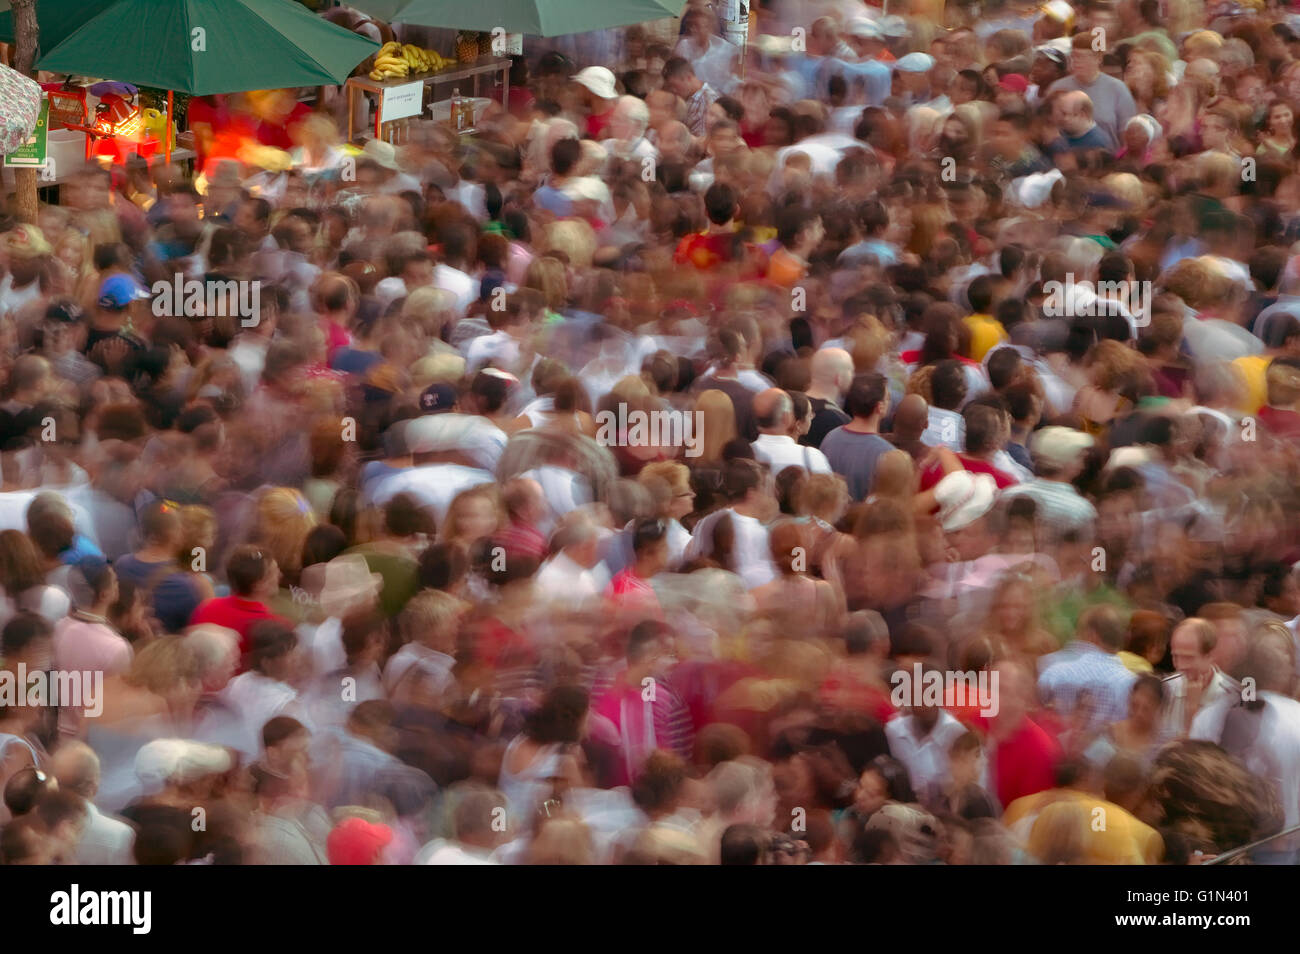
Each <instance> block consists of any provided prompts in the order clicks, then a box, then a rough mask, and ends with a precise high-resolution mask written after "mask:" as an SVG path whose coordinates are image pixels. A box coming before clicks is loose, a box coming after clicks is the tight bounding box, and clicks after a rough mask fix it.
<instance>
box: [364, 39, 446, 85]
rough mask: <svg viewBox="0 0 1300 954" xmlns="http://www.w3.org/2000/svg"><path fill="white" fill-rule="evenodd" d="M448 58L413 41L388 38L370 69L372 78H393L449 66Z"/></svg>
mask: <svg viewBox="0 0 1300 954" xmlns="http://www.w3.org/2000/svg"><path fill="white" fill-rule="evenodd" d="M455 62H456V61H455V60H449V59H447V58H446V57H445V56H443V55H442V54H440V53H438V52H437V51H436V50H423V49H421V48H420V47H418V46H416V45H415V44H414V43H398V42H397V41H395V40H390V41H389V42H388V43H385V44H384V45H383V46H382V47H380V49H379V52H378V53H377V54H376V55H375V68H374V69H373V70H371V71H370V78H371V79H372V80H386V79H394V78H397V77H401V76H408V75H410V74H411V73H429V72H432V71H433V70H440V69H443V68H444V67H447V66H451V65H452V64H454V63H455Z"/></svg>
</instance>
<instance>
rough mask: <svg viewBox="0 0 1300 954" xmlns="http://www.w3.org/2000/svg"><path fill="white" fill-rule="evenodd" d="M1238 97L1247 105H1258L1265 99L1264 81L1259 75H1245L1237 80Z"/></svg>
mask: <svg viewBox="0 0 1300 954" xmlns="http://www.w3.org/2000/svg"><path fill="white" fill-rule="evenodd" d="M1236 92H1237V98H1238V99H1239V100H1241V101H1242V102H1243V103H1245V104H1246V105H1247V106H1258V105H1260V103H1261V102H1263V99H1264V81H1263V80H1262V79H1260V78H1259V77H1258V76H1254V75H1250V76H1243V77H1242V78H1241V79H1240V80H1238V81H1237V90H1236Z"/></svg>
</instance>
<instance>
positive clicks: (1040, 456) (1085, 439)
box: [1031, 427, 1095, 467]
mask: <svg viewBox="0 0 1300 954" xmlns="http://www.w3.org/2000/svg"><path fill="white" fill-rule="evenodd" d="M1094 443H1095V441H1094V440H1093V438H1092V435H1091V434H1085V433H1084V432H1083V431H1076V430H1075V429H1074V428H1072V427H1044V428H1043V429H1042V430H1040V431H1039V432H1038V433H1036V434H1035V435H1034V440H1033V447H1032V448H1031V449H1032V450H1033V453H1034V460H1036V461H1038V460H1041V461H1043V462H1044V463H1047V464H1050V465H1052V466H1055V467H1068V466H1069V465H1070V464H1073V463H1074V462H1075V461H1076V460H1078V459H1079V456H1080V455H1081V454H1082V453H1083V452H1084V451H1085V450H1087V449H1088V448H1089V447H1091V446H1092V445H1093V444H1094Z"/></svg>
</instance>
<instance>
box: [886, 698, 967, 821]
mask: <svg viewBox="0 0 1300 954" xmlns="http://www.w3.org/2000/svg"><path fill="white" fill-rule="evenodd" d="M966 731H967V730H966V727H965V726H964V725H962V724H961V723H960V722H958V721H957V720H956V719H955V718H953V717H952V716H951V715H949V714H948V713H947V712H945V711H944V710H943V708H941V707H940V706H913V707H910V708H908V709H907V710H906V714H904V715H900V716H898V717H896V718H894V719H891V720H890V721H889V722H888V723H886V725H885V738H886V740H888V742H889V754H890V755H892V756H893V757H894V758H896V759H898V761H900V762H902V763H903V764H904V765H905V766H907V773H908V775H909V776H910V778H911V781H912V789H913V791H915V792H916V796H917V798H919V799H920V800H921V804H922V805H933V804H935V803H936V802H937V801H938V800H939V799H940V798H942V796H943V792H944V788H945V786H946V785H947V784H948V782H949V780H950V778H951V775H950V766H949V762H948V750H949V748H951V747H952V743H953V742H954V741H955V740H956V739H957V738H958V736H961V735H965V733H966Z"/></svg>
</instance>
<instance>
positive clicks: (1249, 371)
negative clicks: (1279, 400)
mask: <svg viewBox="0 0 1300 954" xmlns="http://www.w3.org/2000/svg"><path fill="white" fill-rule="evenodd" d="M1272 360H1273V359H1272V358H1270V357H1269V356H1268V355H1265V354H1248V355H1246V356H1245V357H1244V358H1237V359H1236V360H1235V361H1233V362H1232V367H1233V370H1235V371H1236V372H1237V375H1238V377H1240V378H1241V382H1242V384H1244V385H1245V386H1246V396H1245V399H1244V401H1245V403H1243V404H1242V407H1241V409H1242V410H1243V411H1245V412H1246V413H1247V414H1258V413H1259V409H1260V408H1261V407H1263V406H1264V405H1265V404H1267V403H1268V365H1269V362H1271V361H1272Z"/></svg>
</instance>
